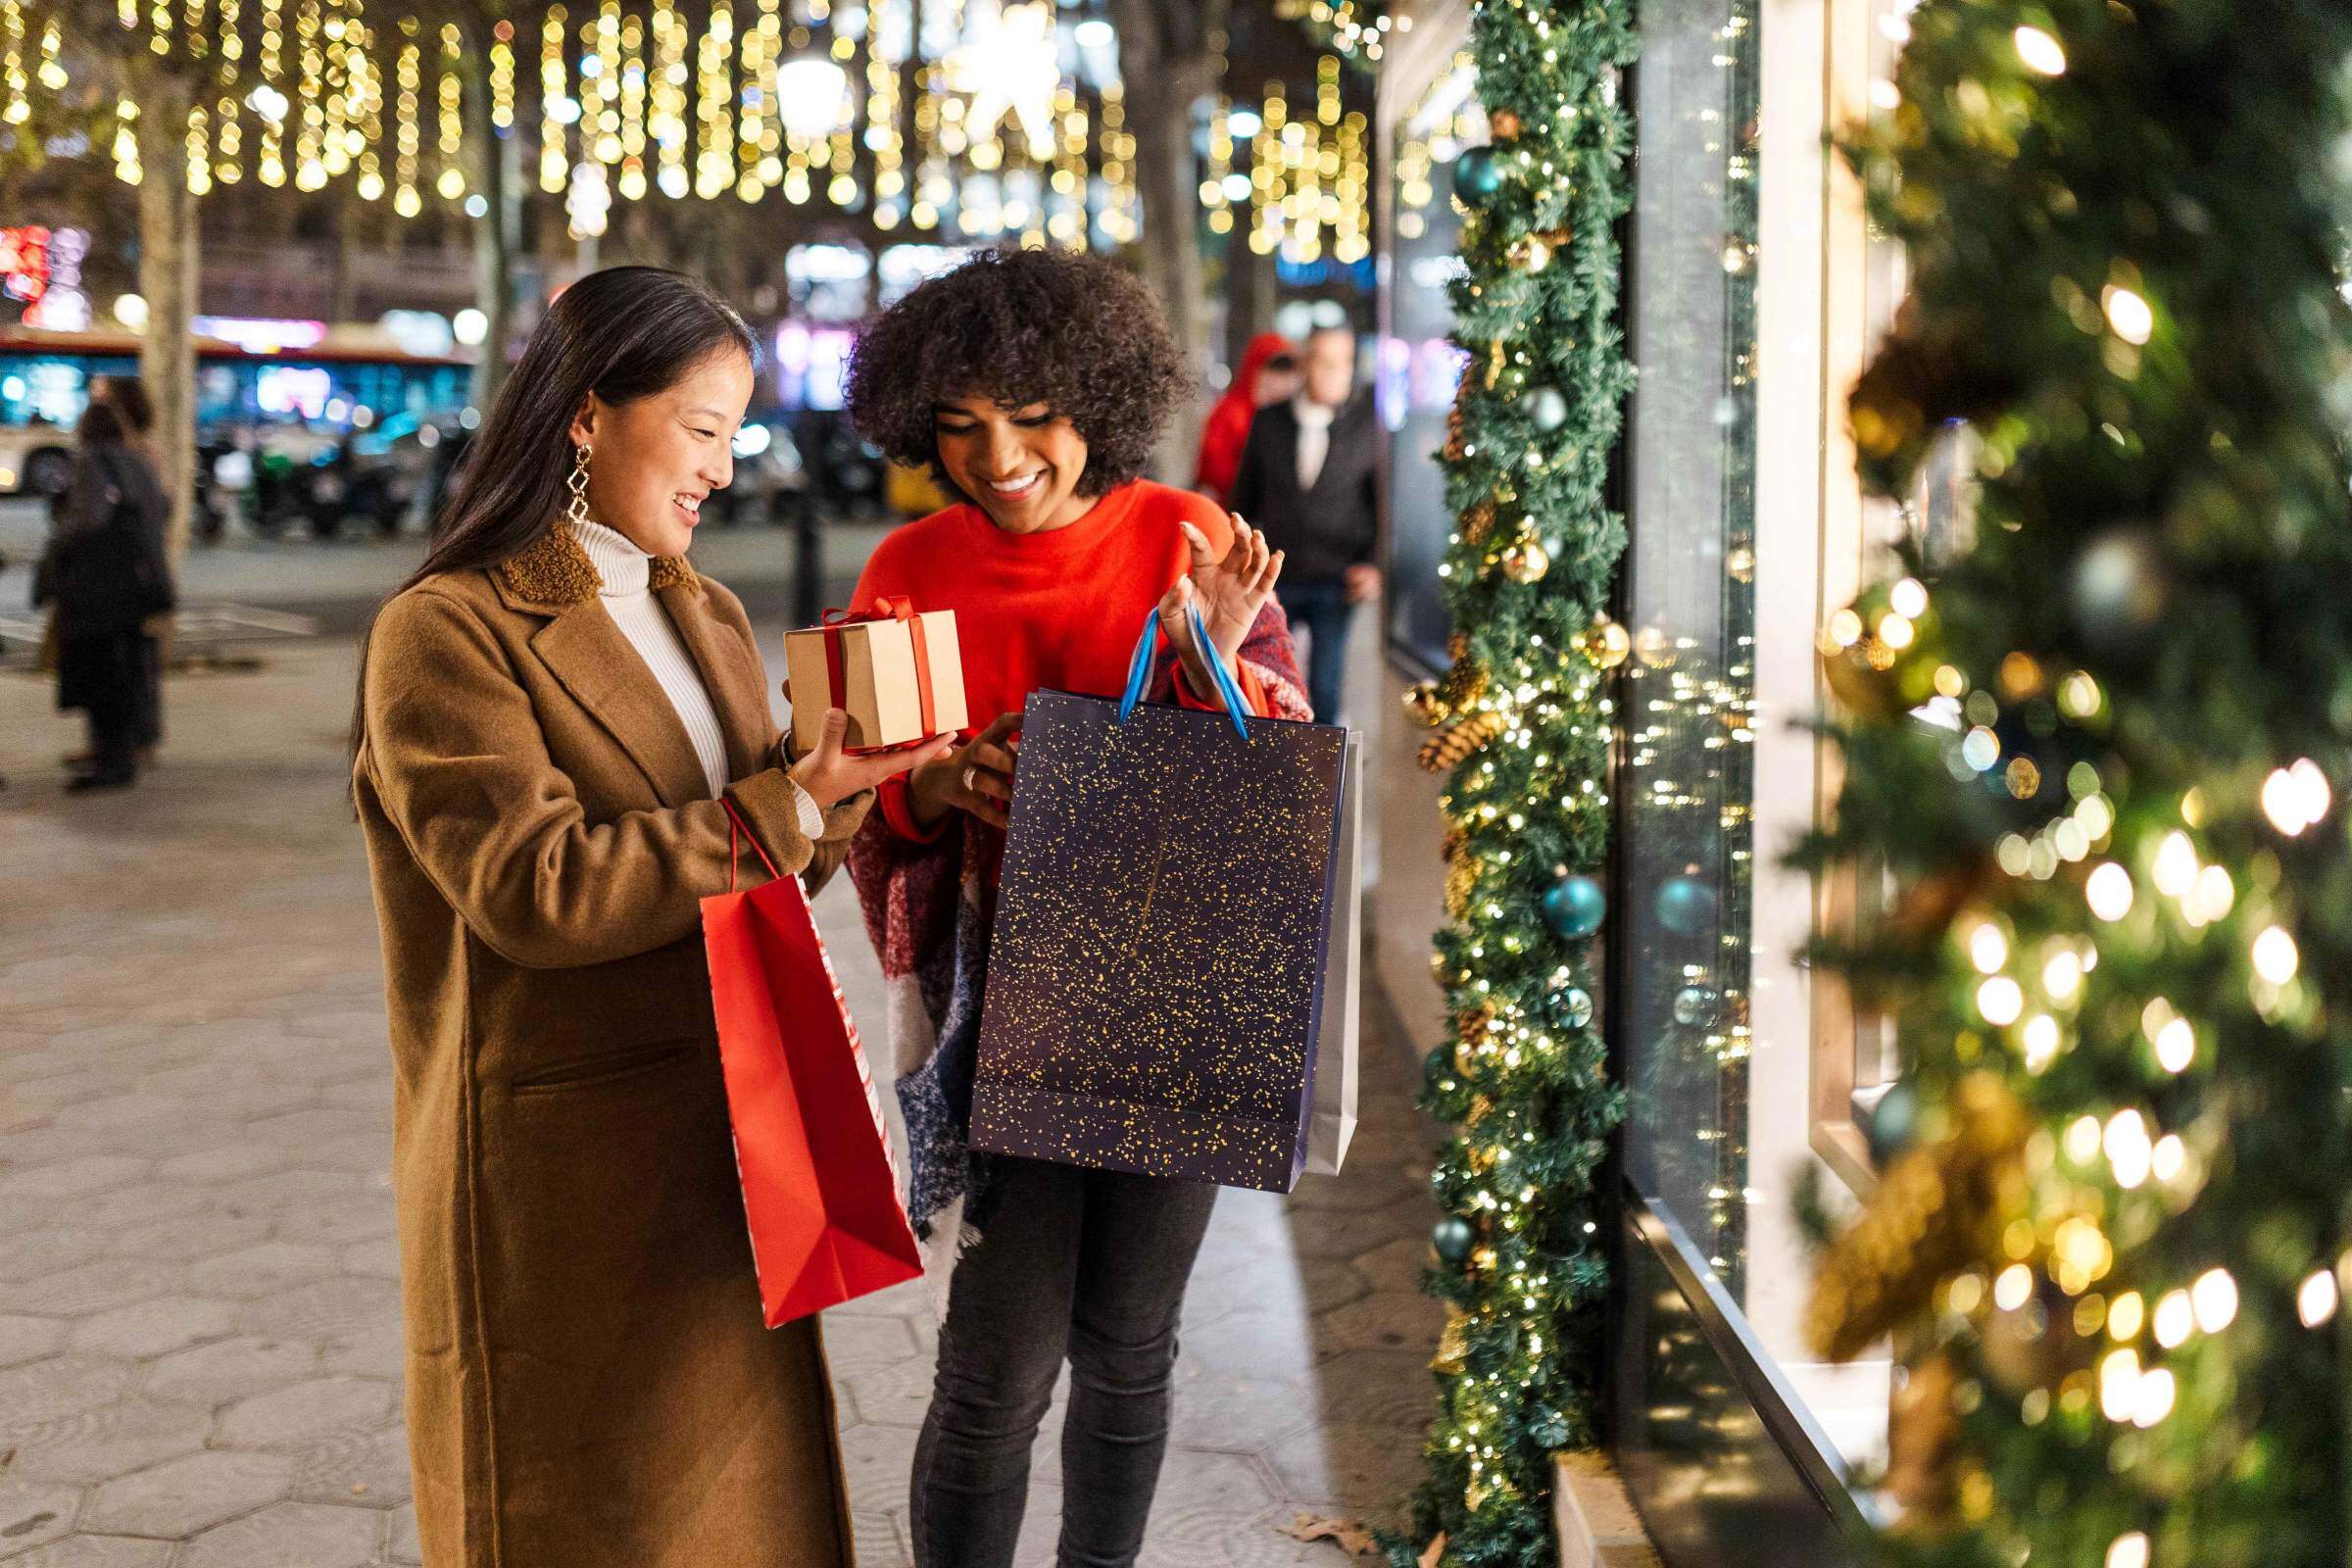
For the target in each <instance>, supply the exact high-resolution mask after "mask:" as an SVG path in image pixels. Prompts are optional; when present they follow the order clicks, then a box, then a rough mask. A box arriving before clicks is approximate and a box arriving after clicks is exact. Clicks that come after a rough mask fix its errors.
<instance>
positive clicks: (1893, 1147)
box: [1868, 1080, 1920, 1170]
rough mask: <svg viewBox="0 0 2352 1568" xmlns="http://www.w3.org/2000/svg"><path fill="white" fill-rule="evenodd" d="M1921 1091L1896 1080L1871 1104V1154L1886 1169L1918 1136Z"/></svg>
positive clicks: (1869, 1135)
mask: <svg viewBox="0 0 2352 1568" xmlns="http://www.w3.org/2000/svg"><path fill="white" fill-rule="evenodd" d="M1919 1108H1920V1107H1919V1091H1918V1090H1916V1089H1914V1088H1912V1087H1911V1086H1910V1085H1909V1084H1907V1083H1904V1082H1901V1081H1900V1080H1897V1081H1896V1082H1895V1083H1893V1084H1890V1085H1888V1086H1887V1092H1886V1093H1885V1094H1883V1095H1881V1096H1880V1097H1879V1103H1878V1104H1876V1105H1874V1106H1873V1107H1871V1112H1870V1125H1869V1128H1868V1137H1869V1142H1870V1157H1871V1159H1872V1160H1873V1161H1875V1162H1876V1163H1877V1164H1878V1166H1879V1167H1880V1168H1881V1169H1882V1170H1883V1169H1885V1168H1886V1166H1887V1162H1888V1161H1889V1160H1892V1159H1893V1158H1894V1157H1895V1156H1896V1155H1897V1154H1900V1153H1901V1152H1903V1151H1904V1150H1906V1149H1909V1148H1910V1147H1911V1146H1912V1144H1914V1143H1916V1142H1917V1141H1918V1139H1919Z"/></svg>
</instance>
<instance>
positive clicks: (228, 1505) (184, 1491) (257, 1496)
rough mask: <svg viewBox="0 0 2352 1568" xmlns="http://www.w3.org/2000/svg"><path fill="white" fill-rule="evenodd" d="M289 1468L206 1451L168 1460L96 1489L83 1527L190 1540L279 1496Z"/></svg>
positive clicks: (254, 1456) (276, 1458) (256, 1457)
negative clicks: (201, 1531) (208, 1528)
mask: <svg viewBox="0 0 2352 1568" xmlns="http://www.w3.org/2000/svg"><path fill="white" fill-rule="evenodd" d="M293 1468H294V1465H293V1461H292V1460H290V1459H288V1458H287V1457H286V1456H285V1455H284V1454H282V1453H222V1452H212V1451H207V1452H204V1453H191V1454H189V1455H187V1456H186V1457H184V1458H179V1459H168V1460H166V1461H165V1462H164V1463H162V1464H159V1465H155V1466H153V1467H152V1468H149V1469H146V1470H141V1471H137V1472H135V1473H134V1474H131V1475H127V1476H120V1477H117V1478H116V1479H115V1480H113V1481H109V1482H106V1483H105V1484H104V1485H102V1486H100V1487H99V1488H98V1490H97V1491H96V1492H95V1493H93V1494H91V1495H90V1502H89V1508H88V1512H87V1515H86V1517H85V1522H86V1523H87V1524H88V1525H89V1527H90V1528H91V1529H93V1530H102V1531H108V1532H112V1533H114V1534H118V1535H131V1536H168V1537H181V1536H190V1535H194V1534H195V1533H196V1532H197V1531H199V1530H203V1529H205V1528H207V1527H208V1526H211V1525H217V1524H219V1523H221V1521H222V1520H224V1519H234V1518H235V1517H236V1516H237V1515H239V1514H242V1513H250V1512H252V1511H253V1510H254V1509H256V1508H259V1507H261V1506H262V1505H263V1504H264V1503H267V1502H270V1501H273V1500H274V1499H276V1498H279V1497H282V1496H284V1495H286V1486H287V1483H288V1481H289V1480H290V1479H291V1477H292V1474H293ZM242 1568H252V1565H250V1564H246V1565H242Z"/></svg>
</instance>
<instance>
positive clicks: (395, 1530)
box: [384, 1507, 424, 1563]
mask: <svg viewBox="0 0 2352 1568" xmlns="http://www.w3.org/2000/svg"><path fill="white" fill-rule="evenodd" d="M384 1559H385V1560H386V1561H387V1562H400V1563H421V1562H422V1561H423V1560H424V1546H423V1544H421V1543H420V1542H419V1541H418V1540H417V1510H416V1509H415V1508H414V1507H405V1508H402V1509H401V1510H400V1511H399V1512H398V1513H395V1514H394V1515H393V1516H392V1519H391V1524H390V1533H389V1534H388V1535H387V1536H386V1537H385V1541H384Z"/></svg>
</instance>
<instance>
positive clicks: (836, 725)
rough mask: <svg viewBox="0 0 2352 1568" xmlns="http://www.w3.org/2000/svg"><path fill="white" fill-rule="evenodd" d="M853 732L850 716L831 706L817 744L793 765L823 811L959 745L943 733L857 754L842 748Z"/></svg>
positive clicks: (795, 776) (799, 781)
mask: <svg viewBox="0 0 2352 1568" xmlns="http://www.w3.org/2000/svg"><path fill="white" fill-rule="evenodd" d="M849 732H850V715H849V714H848V713H846V712H844V711H842V710H840V709H838V708H829V709H827V710H826V711H825V720H824V726H823V728H822V729H821V730H820V731H819V732H818V734H817V738H816V745H815V747H814V748H813V749H812V750H810V752H809V755H808V756H807V757H804V758H802V759H801V760H799V761H797V762H795V763H793V764H792V766H791V769H790V772H791V774H792V777H793V781H794V782H795V783H797V784H799V785H800V787H801V788H803V789H805V790H807V791H808V792H809V799H810V800H812V801H814V802H815V803H816V804H817V807H818V809H821V810H830V809H832V808H834V807H835V806H837V805H839V804H840V803H841V802H843V801H846V800H848V799H849V798H850V797H851V796H853V795H858V794H862V793H864V792H865V791H867V790H870V789H872V788H873V787H874V786H875V785H877V784H879V783H881V782H882V781H883V780H884V779H886V778H890V777H892V776H893V775H895V774H899V773H904V772H906V771H907V769H908V768H910V767H913V768H919V767H921V766H922V765H923V764H924V763H926V762H936V761H938V760H940V759H942V758H944V757H946V756H947V755H948V754H949V753H950V752H951V751H953V750H954V749H955V746H956V737H955V736H953V735H941V736H936V737H934V738H933V739H931V740H927V741H925V742H923V743H922V744H921V745H919V746H907V747H903V748H901V749H899V750H897V751H890V752H871V753H867V754H866V755H864V756H862V757H853V756H851V755H850V754H849V753H848V752H847V751H845V750H843V747H842V741H843V738H844V737H845V736H847V735H848V734H849Z"/></svg>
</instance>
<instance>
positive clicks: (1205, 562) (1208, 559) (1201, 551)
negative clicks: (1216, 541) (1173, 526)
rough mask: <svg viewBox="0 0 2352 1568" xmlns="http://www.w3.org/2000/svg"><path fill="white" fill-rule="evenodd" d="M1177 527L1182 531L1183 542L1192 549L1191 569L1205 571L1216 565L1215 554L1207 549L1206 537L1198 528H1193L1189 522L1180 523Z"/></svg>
mask: <svg viewBox="0 0 2352 1568" xmlns="http://www.w3.org/2000/svg"><path fill="white" fill-rule="evenodd" d="M1177 526H1178V527H1181V528H1182V529H1183V530H1184V542H1185V543H1186V544H1187V545H1189V546H1191V547H1192V552H1193V569H1194V570H1195V571H1206V570H1207V569H1208V568H1209V567H1211V566H1213V565H1215V564H1217V555H1216V552H1215V551H1214V550H1213V549H1211V548H1210V547H1209V543H1208V535H1206V534H1204V533H1202V532H1201V530H1200V529H1199V528H1196V527H1194V526H1193V525H1192V524H1191V523H1189V522H1180V523H1178V524H1177Z"/></svg>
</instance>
